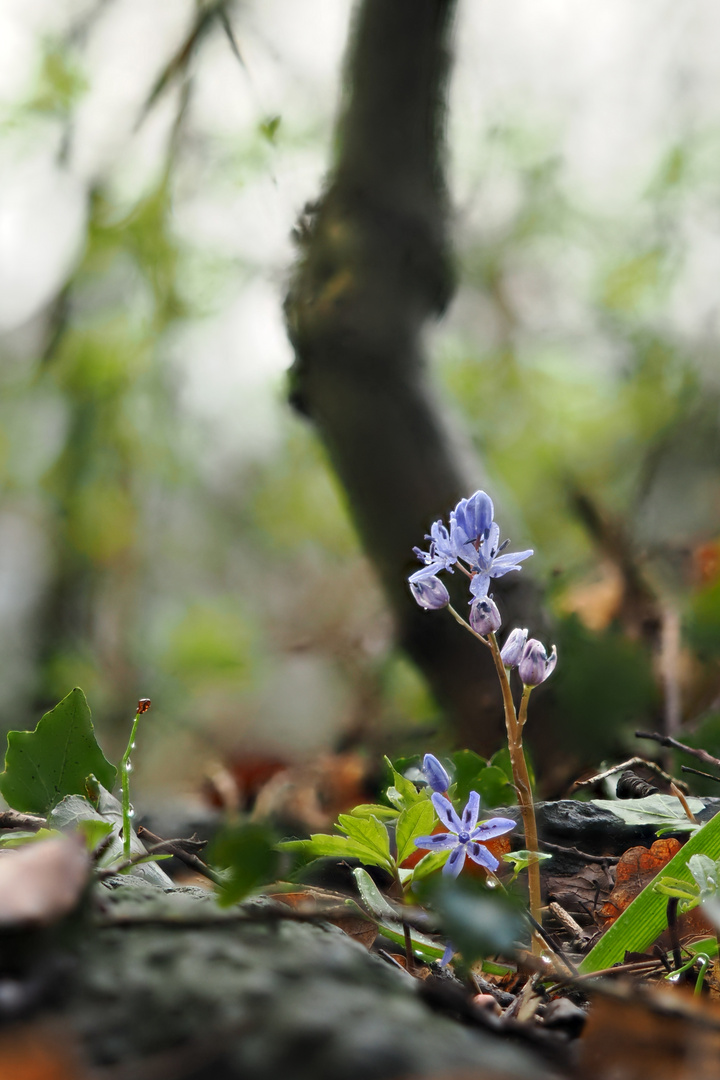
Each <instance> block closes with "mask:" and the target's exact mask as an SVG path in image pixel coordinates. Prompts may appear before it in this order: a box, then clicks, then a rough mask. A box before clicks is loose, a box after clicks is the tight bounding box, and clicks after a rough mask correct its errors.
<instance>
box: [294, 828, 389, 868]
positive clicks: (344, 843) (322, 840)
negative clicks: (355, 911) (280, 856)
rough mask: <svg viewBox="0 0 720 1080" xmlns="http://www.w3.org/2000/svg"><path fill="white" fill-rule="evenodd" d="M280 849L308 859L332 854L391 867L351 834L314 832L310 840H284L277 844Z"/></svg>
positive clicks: (332, 855)
mask: <svg viewBox="0 0 720 1080" xmlns="http://www.w3.org/2000/svg"><path fill="white" fill-rule="evenodd" d="M277 848H278V850H279V851H291V852H292V851H296V852H298V853H299V854H301V855H302V856H303V857H304V858H305V859H307V860H308V861H309V860H310V859H321V858H323V856H331V857H333V858H335V859H358V860H359V861H360V862H362V863H365V865H366V866H382V867H384V868H385V869H386V870H387V869H390V865H389V862H388V860H387V859H385V858H383V857H381V856H380V855H379V854H378V853H377V852H376V851H373V850H372V849H371V848H368V847H365V845H364V844H359V843H358V842H357V840H352V839H351V838H350V837H349V836H331V835H330V834H329V833H314V834H313V835H312V836H311V837H310V839H309V840H283V841H282V843H280V844H278V845H277Z"/></svg>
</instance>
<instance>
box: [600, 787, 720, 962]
mask: <svg viewBox="0 0 720 1080" xmlns="http://www.w3.org/2000/svg"><path fill="white" fill-rule="evenodd" d="M637 801H638V802H643V801H644V800H642V799H638V800H637ZM693 855H706V856H707V857H708V858H710V859H718V858H720V814H716V815H715V817H714V818H712V819H711V820H710V821H708V822H707V824H705V825H702V826H701V827H700V828H699V829H698V831H697V832H696V833H695V834H694V836H691V837H690V839H689V840H688V841H687V842H686V843H685V844H684V845H683V847H682V848H681V849H680V851H678V853H677V854H676V855H674V856H673V857H672V859H671V860H670V862H669V863H667V865H666V866H664V867H663V868H662V871H661V874H662V875H663V876H666V877H675V878H678V879H679V880H680V881H684V882H687V883H688V884H690V883H691V882H692V874H691V872H690V870H689V868H688V862H689V860H690V858H691V857H692V856H693ZM656 880H657V878H653V880H652V881H651V882H650V883H649V884H648V885H646V886H645V888H644V889H643V890H642V892H641V893H639V895H638V896H636V897H635V899H634V900H633V902H632V903H631V904H630V905H629V906H628V907H627V908H626V909H625V911H623V913H622V915H620V916H619V917H618V918H617V919H616V920H615V922H614V923H613V924H612V926H611V927H610V928H609V929H608V930H606V932H605V933H604V934H603V936H602V937H601V938H600V941H599V942H598V943H597V945H596V946H595V947H594V948H593V949H591V950H590V952H589V953H588V954H587V956H586V957H585V958H584V960H583V961H582V963H581V964H580V968H579V970H580V972H581V973H583V974H586V973H591V972H593V971H601V970H604V969H605V968H607V967H612V965H613V964H616V963H618V962H619V961H621V960H622V959H623V957H624V956H625V953H626V951H628V950H629V951H630V952H643V951H644V950H645V949H647V947H648V946H649V945H652V943H653V941H655V938H656V937H657V936H658V935H659V934H660V933H662V931H663V930H664V929H665V927H666V926H667V897H665V896H663V895H662V893H659V892H656V891H655V889H654V887H653V886H654V884H655V881H656Z"/></svg>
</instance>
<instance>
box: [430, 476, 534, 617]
mask: <svg viewBox="0 0 720 1080" xmlns="http://www.w3.org/2000/svg"><path fill="white" fill-rule="evenodd" d="M493 512H494V508H493V504H492V499H491V498H490V496H489V495H487V494H486V493H485V492H484V491H476V492H475V494H474V495H471V496H470V498H469V499H461V500H460V502H459V503H458V504H457V506H456V507H455V509H454V510H453V511H452V513H451V514H450V527H449V528H448V527H447V526H446V525H445V524H443V521H442V519H440V520H438V521H434V522H433V524H432V526H431V528H430V532H429V534H427V539H428V540H429V541H430V544H429V546H428V550H427V551H422V550H421V548H417V547H416V548H413V551H414V552H415V554H416V555H417V557H418V559H420V561H421V562H422V563H424V565H423V566H422V567H421V568H420V569H419V570H416V571H415V572H414V573H413V574H411V575H410V579H409V580H410V586H411V588H412V589H413V595H414V596H415V599H416V600H417V602H418V603H419V604H421V606H423V607H428V606H430V605H428V604H426V603H424V599H425V591H424V590H422V589H415V588H413V586H415V585H418V584H420V583H422V582H424V581H427V580H428V579H429V578H436V576H437V574H438V573H439V572H440V571H441V570H449V571H450V573H451V574H452V573H453V567H454V566H455V564H456V563H457V562H458V560H459V561H460V563H461V569H463V570H465V572H466V573H469V574H470V575H471V581H470V592H471V593H472V595H473V597H474V598H475V599H476V600H477V599H482V598H483V597H485V596H487V594H488V590H489V588H490V581H491V580H492V578H499V577H502V576H503V574H507V573H509V572H510V571H511V570H520V569H522V568H521V566H520V563H521V562H522V561H523V559H527V558H528V557H529V556H530V555H532V550H528V551H517V552H508V553H507V554H503V551H504V550H505V548H506V547H507V545H508V543H509V541H507V540H506V541H505V543H503V544H500V543H499V540H500V529H499V528H498V526H497V525H496V523H495V522H494V521H493V519H492V517H493ZM433 606H436V605H433ZM437 606H441V605H439V604H438V605H437Z"/></svg>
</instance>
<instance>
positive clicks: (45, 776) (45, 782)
mask: <svg viewBox="0 0 720 1080" xmlns="http://www.w3.org/2000/svg"><path fill="white" fill-rule="evenodd" d="M7 741H8V746H7V753H6V755H5V772H3V773H2V774H0V792H1V793H2V795H3V796H4V798H5V800H6V801H7V803H8V805H9V806H11V807H12V808H13V809H14V810H20V811H22V812H23V813H26V814H47V813H48V811H49V810H51V809H52V808H53V806H56V805H57V803H59V802H60V800H61V799H62V798H64V797H65V796H66V795H84V794H85V791H86V788H85V780H86V777H87V776H88V775H89V774H90V773H94V774H95V776H96V777H97V778H98V779H99V781H100V783H101V784H103V785H104V786H105V787H106V788H111V787H112V786H113V784H114V783H115V775H116V770H115V767H114V766H113V765H111V764H110V762H109V761H107V760H106V759H105V756H104V754H103V752H102V750H101V749H100V747H99V746H98V744H97V742H96V740H95V731H94V730H93V725H92V720H91V718H90V709H89V708H88V703H87V701H86V700H85V695H84V694H83V692H82V690H80V689H77V688H76V689H75V690H72V691H71V692H70V693H69V694H68V695H67V697H65V698H63V700H62V701H61V702H60V704H59V705H56V706H55V708H54V709H53V710H52V711H51V712H49V713H46V714H45V716H43V718H42V719H41V720H40V721H39V723H38V725H37V727H36V728H35V730H34V731H10V732H8V737H7Z"/></svg>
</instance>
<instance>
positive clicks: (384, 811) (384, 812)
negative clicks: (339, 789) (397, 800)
mask: <svg viewBox="0 0 720 1080" xmlns="http://www.w3.org/2000/svg"><path fill="white" fill-rule="evenodd" d="M350 813H351V814H352V816H353V817H375V818H377V819H378V821H395V819H396V818H397V816H398V811H397V810H396V809H395V807H394V806H381V805H380V803H361V804H360V806H356V807H355V808H354V810H351V811H350Z"/></svg>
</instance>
